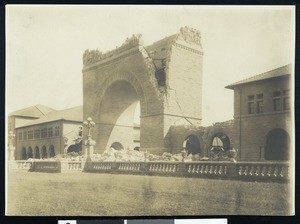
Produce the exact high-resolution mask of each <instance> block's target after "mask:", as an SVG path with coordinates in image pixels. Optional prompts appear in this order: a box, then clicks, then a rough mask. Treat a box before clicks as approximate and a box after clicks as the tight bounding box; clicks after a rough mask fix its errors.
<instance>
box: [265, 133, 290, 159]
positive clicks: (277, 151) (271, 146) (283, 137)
mask: <svg viewBox="0 0 300 224" xmlns="http://www.w3.org/2000/svg"><path fill="white" fill-rule="evenodd" d="M266 143H267V144H266V150H265V159H266V160H288V157H289V146H290V137H289V134H288V133H287V132H286V131H285V130H283V129H280V128H276V129H273V130H271V131H270V132H269V133H268V134H267V142H266Z"/></svg>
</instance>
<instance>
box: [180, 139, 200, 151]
mask: <svg viewBox="0 0 300 224" xmlns="http://www.w3.org/2000/svg"><path fill="white" fill-rule="evenodd" d="M183 148H184V149H185V150H187V153H188V154H201V147H200V142H199V139H198V137H197V136H196V135H189V136H188V137H187V138H186V139H185V140H184V142H183Z"/></svg>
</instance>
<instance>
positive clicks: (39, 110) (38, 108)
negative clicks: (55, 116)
mask: <svg viewBox="0 0 300 224" xmlns="http://www.w3.org/2000/svg"><path fill="white" fill-rule="evenodd" d="M55 111H56V110H54V109H52V108H50V107H47V106H44V105H41V104H38V105H35V106H31V107H27V108H24V109H21V110H17V111H14V112H11V113H9V116H21V117H33V118H40V117H43V116H45V115H46V114H49V113H52V112H55Z"/></svg>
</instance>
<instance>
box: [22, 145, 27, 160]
mask: <svg viewBox="0 0 300 224" xmlns="http://www.w3.org/2000/svg"><path fill="white" fill-rule="evenodd" d="M21 153H22V154H21V158H22V160H26V159H27V153H26V148H25V147H22V152H21Z"/></svg>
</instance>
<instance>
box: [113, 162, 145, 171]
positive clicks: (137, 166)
mask: <svg viewBox="0 0 300 224" xmlns="http://www.w3.org/2000/svg"><path fill="white" fill-rule="evenodd" d="M117 167H118V170H124V171H127V170H130V171H141V167H142V165H141V163H134V162H133V163H130V162H124V163H118V166H117Z"/></svg>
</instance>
